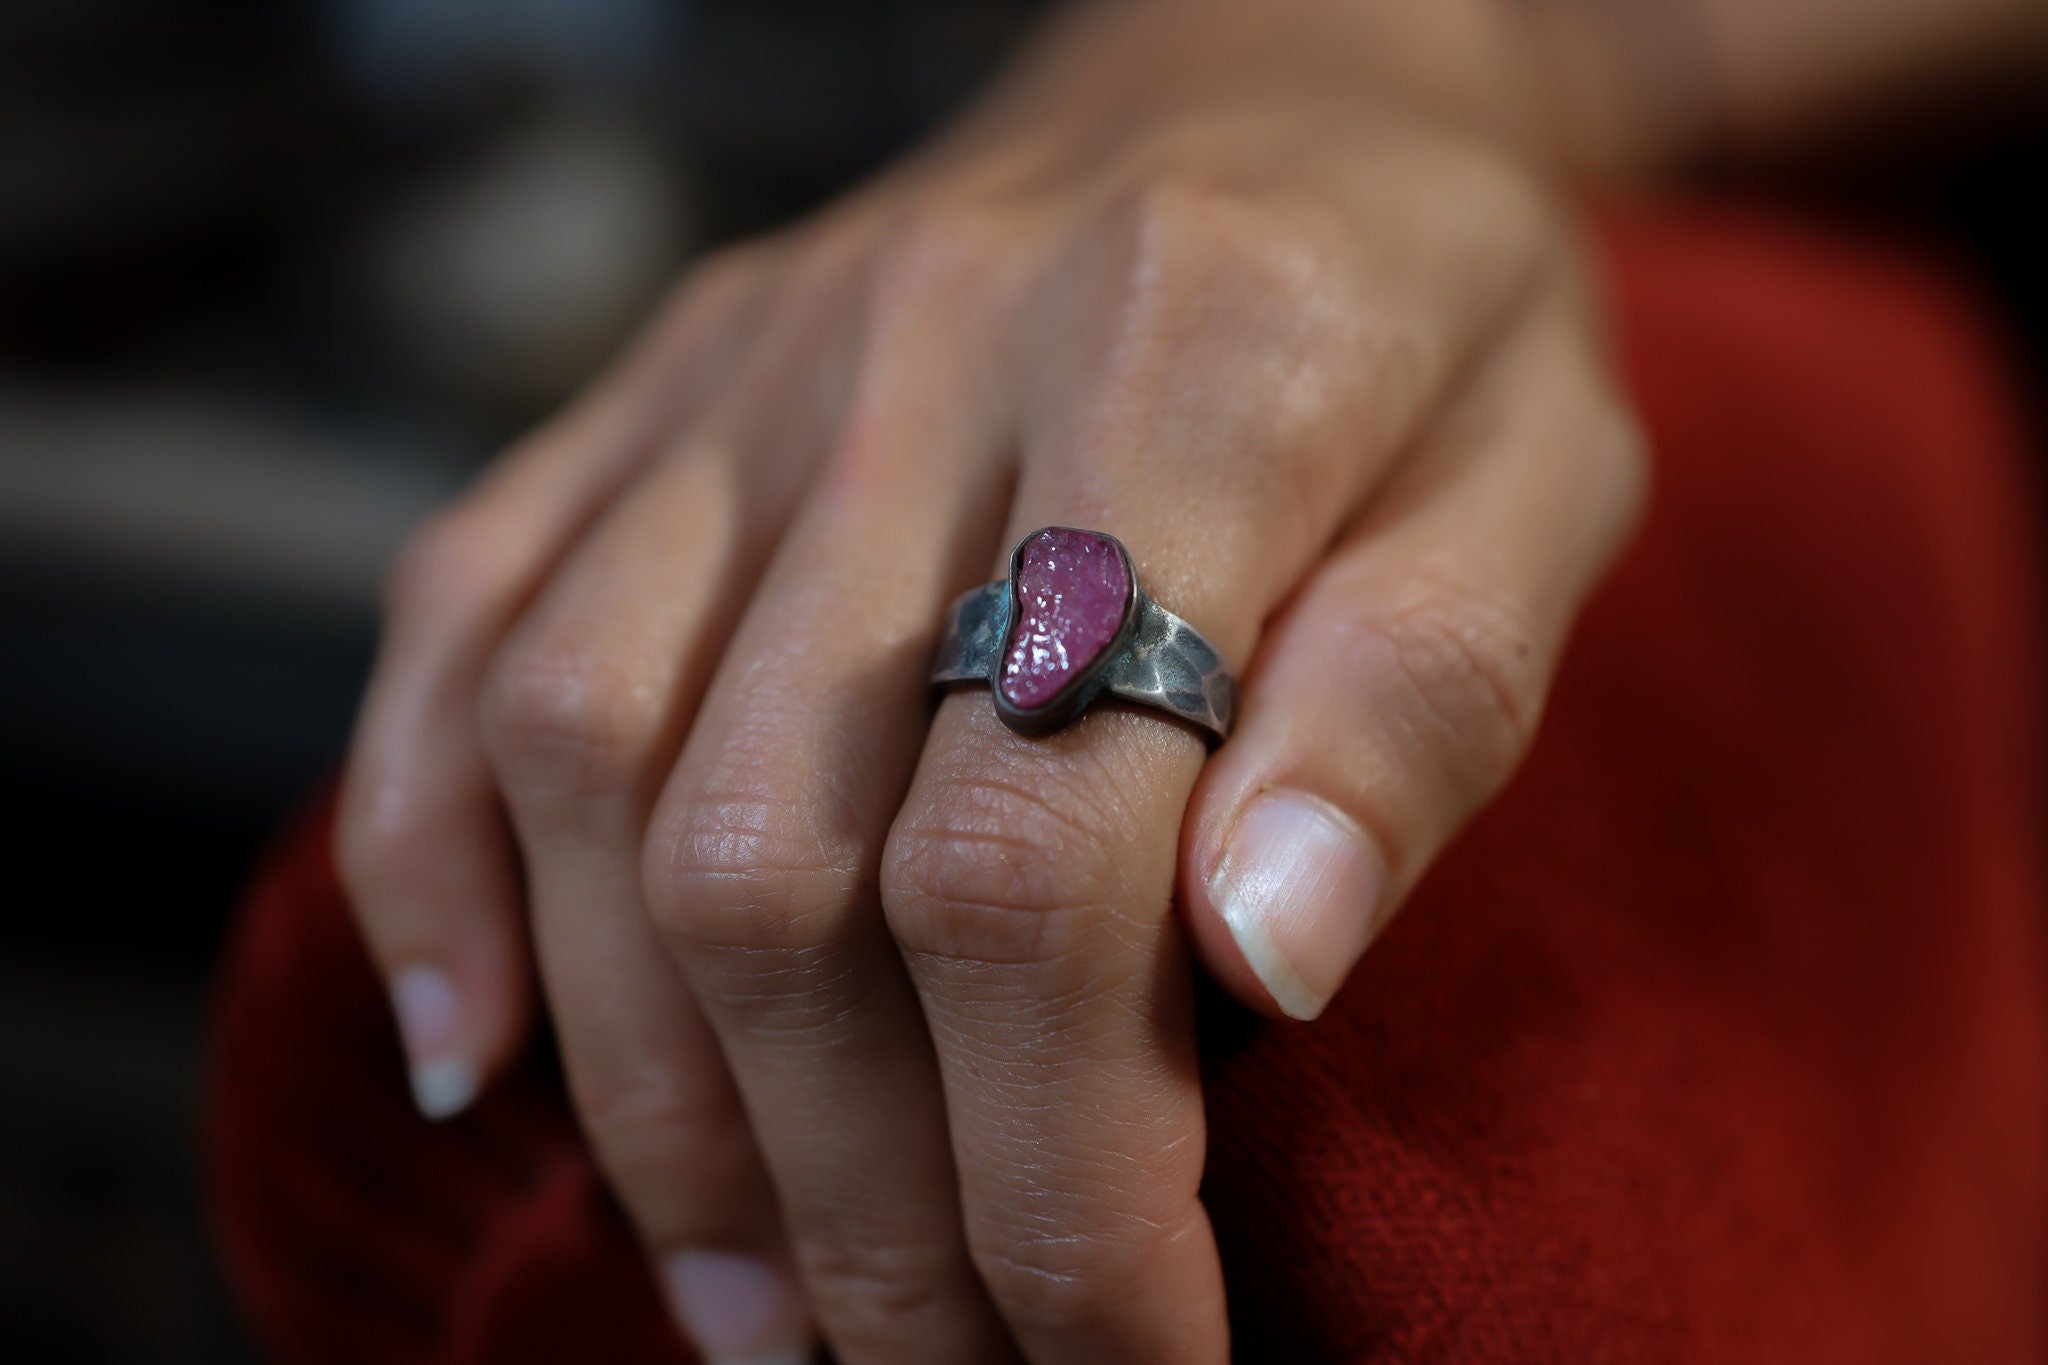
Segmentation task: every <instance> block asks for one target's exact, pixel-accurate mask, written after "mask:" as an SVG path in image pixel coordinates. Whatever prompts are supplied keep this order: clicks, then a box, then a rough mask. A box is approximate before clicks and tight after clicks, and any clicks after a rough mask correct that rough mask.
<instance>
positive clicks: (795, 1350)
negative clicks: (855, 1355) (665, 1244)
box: [666, 1251, 811, 1365]
mask: <svg viewBox="0 0 2048 1365" xmlns="http://www.w3.org/2000/svg"><path fill="white" fill-rule="evenodd" d="M666 1273H667V1277H668V1293H669V1301H670V1302H671V1303H672V1304H673V1305H674V1307H675V1313H676V1316H677V1317H678V1318H680V1319H682V1324H683V1330H684V1331H685V1332H688V1333H689V1334H690V1340H691V1341H692V1342H694V1343H695V1344H696V1347H697V1349H698V1350H699V1351H701V1352H702V1353H703V1354H704V1358H705V1365H809V1363H810V1360H811V1345H810V1341H811V1334H810V1325H809V1320H808V1315H807V1314H806V1312H805V1311H804V1304H803V1300H802V1299H801V1298H800V1297H799V1296H798V1295H797V1293H796V1291H795V1290H794V1288H793V1287H792V1286H791V1285H790V1284H789V1282H788V1281H787V1280H786V1279H785V1278H784V1277H783V1276H782V1275H780V1274H778V1273H777V1272H776V1271H775V1269H774V1268H773V1267H771V1266H769V1265H768V1264H767V1263H766V1262H765V1261H762V1260H759V1259H757V1258H755V1257H752V1256H738V1255H734V1254H731V1253H729V1252H723V1251H684V1252H679V1253H677V1254H676V1255H674V1256H672V1257H670V1258H669V1261H668V1265H667V1267H666Z"/></svg>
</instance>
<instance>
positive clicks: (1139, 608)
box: [931, 578, 1237, 742]
mask: <svg viewBox="0 0 2048 1365" xmlns="http://www.w3.org/2000/svg"><path fill="white" fill-rule="evenodd" d="M1133 594H1134V596H1135V598H1136V600H1135V601H1134V602H1133V604H1132V619H1131V622H1130V627H1129V630H1128V632H1127V633H1126V634H1125V635H1124V637H1123V638H1122V642H1121V643H1120V644H1119V645H1118V646H1117V647H1116V648H1115V649H1114V650H1113V651H1112V652H1111V653H1110V655H1109V656H1108V657H1107V658H1105V659H1104V660H1103V662H1102V664H1101V666H1100V667H1099V669H1097V670H1096V671H1095V672H1094V674H1093V676H1092V677H1091V678H1089V679H1088V680H1087V682H1086V683H1085V685H1084V686H1082V687H1081V688H1079V689H1077V690H1076V691H1075V692H1074V694H1073V695H1072V696H1070V697H1067V698H1064V699H1063V704H1062V705H1061V706H1059V707H1058V708H1057V709H1056V710H1055V711H1054V712H1052V713H1050V714H1047V715H1044V716H1024V717H1019V716H1017V715H1015V714H1014V713H1013V712H1012V711H1011V710H1010V709H1009V708H1006V707H1004V706H1003V705H1001V703H1000V693H999V696H998V706H997V710H998V712H999V713H1000V714H1002V716H1003V719H1004V721H1005V722H1006V723H1008V724H1009V725H1010V726H1011V728H1012V729H1016V730H1019V731H1022V732H1024V733H1027V734H1043V733H1046V732H1048V731H1050V730H1055V729H1058V728H1059V727H1060V726H1062V725H1065V724H1066V723H1067V722H1068V721H1070V720H1072V719H1073V718H1074V717H1075V716H1077V715H1079V714H1080V713H1081V712H1082V711H1083V710H1085V709H1086V708H1087V707H1088V705H1089V704H1090V703H1091V702H1093V701H1094V700H1096V699H1097V698H1098V697H1101V696H1104V695H1107V696H1112V697H1117V698H1120V699H1122V700H1124V701H1128V702H1134V703H1136V704H1137V705H1139V706H1149V707H1152V708H1153V709H1155V710H1159V711H1164V712H1166V713H1167V714H1168V715H1170V716H1175V717H1177V718H1179V719H1181V720H1184V721H1186V722H1188V723H1189V724H1191V725H1194V726H1196V727H1198V728H1199V729H1201V730H1203V731H1204V732H1205V733H1206V734H1207V736H1208V737H1209V738H1210V739H1211V741H1212V742H1220V741H1221V740H1223V739H1225V738H1227V737H1228V736H1229V734H1230V725H1231V721H1232V719H1233V718H1234V716H1235V714H1236V711H1237V681H1236V679H1235V678H1233V677H1232V676H1231V674H1230V670H1229V669H1228V668H1226V667H1224V664H1223V659H1222V657H1221V656H1220V655H1218V654H1217V652H1216V648H1215V646H1213V645H1211V644H1210V643H1209V642H1208V641H1207V640H1206V639H1204V638H1203V637H1202V633H1201V632H1200V631H1198V630H1196V629H1195V628H1194V627H1193V626H1191V625H1189V624H1188V623H1187V622H1186V621H1184V620H1182V619H1181V618H1180V617H1178V616H1176V615H1174V614H1173V613H1172V612H1170V611H1168V610H1167V609H1166V608H1164V607H1162V606H1160V605H1159V604H1158V603H1156V602H1154V601H1152V600H1151V599H1150V598H1147V597H1146V596H1145V595H1144V592H1143V589H1142V587H1140V586H1138V585H1137V584H1136V583H1135V582H1134V583H1133ZM1013 595H1014V594H1013V592H1012V586H1011V580H1010V579H1000V578H999V579H997V580H996V581H995V582H993V583H986V584H983V585H982V586H981V587H978V588H974V589H971V590H969V591H968V592H965V593H962V594H961V595H960V596H959V597H958V598H956V599H955V600H954V602H953V605H952V607H951V608H950V609H949V610H948V611H947V613H946V619H945V626H944V632H943V635H942V637H941V639H940V642H939V647H938V651H937V653H936V655H935V656H934V658H933V661H932V671H931V680H932V682H933V683H934V684H943V683H966V682H973V683H986V684H989V685H990V686H991V687H998V686H999V685H998V675H999V673H1000V670H1001V668H1002V665H1003V658H1004V653H1005V645H1006V642H1007V641H1008V639H1009V636H1010V621H1011V612H1012V600H1013Z"/></svg>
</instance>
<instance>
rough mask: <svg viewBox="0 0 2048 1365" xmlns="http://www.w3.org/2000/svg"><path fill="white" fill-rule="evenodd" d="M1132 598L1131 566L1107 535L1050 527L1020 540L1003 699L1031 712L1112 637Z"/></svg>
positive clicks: (1079, 671)
mask: <svg viewBox="0 0 2048 1365" xmlns="http://www.w3.org/2000/svg"><path fill="white" fill-rule="evenodd" d="M1130 601H1131V571H1130V567H1129V566H1128V565H1127V564H1126V563H1125V562H1124V556H1123V551H1122V550H1121V549H1120V548H1119V547H1118V546H1117V543H1116V542H1115V541H1113V540H1111V539H1110V538H1109V537H1108V536H1104V535H1097V534H1096V533H1095V532H1093V531H1076V530H1072V529H1070V528H1068V527H1065V526H1048V527H1046V528H1045V529H1044V530H1042V531H1033V532H1032V533H1031V534H1030V535H1029V536H1027V537H1025V540H1024V549H1023V553H1022V554H1020V555H1019V556H1018V560H1017V603H1016V613H1017V619H1016V620H1015V622H1013V623H1012V625H1011V626H1010V640H1009V645H1008V647H1007V648H1006V649H1005V651H1004V654H1003V677H1002V689H1003V697H1004V699H1005V700H1007V701H1008V702H1009V703H1010V705H1012V706H1014V707H1016V708H1017V709H1018V710H1020V711H1029V710H1033V709H1035V708H1037V707H1040V706H1043V705H1045V704H1046V703H1047V702H1049V701H1051V700H1052V699H1053V698H1054V697H1056V696H1058V695H1059V694H1060V692H1061V691H1062V690H1063V689H1064V688H1065V687H1066V686H1067V684H1069V683H1070V682H1072V681H1073V680H1074V679H1075V678H1076V677H1078V676H1079V675H1080V674H1082V673H1083V672H1085V671H1086V670H1087V669H1088V667H1089V665H1091V664H1093V663H1094V662H1095V660H1096V659H1097V657H1098V656H1100V655H1101V653H1102V651H1103V650H1105V649H1108V648H1109V646H1110V645H1111V644H1112V643H1114V642H1115V640H1116V637H1117V632H1118V631H1120V630H1121V629H1122V628H1123V623H1124V612H1125V610H1126V609H1127V608H1128V607H1129V605H1130Z"/></svg>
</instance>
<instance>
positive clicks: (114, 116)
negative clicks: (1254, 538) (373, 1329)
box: [0, 0, 2048, 1361]
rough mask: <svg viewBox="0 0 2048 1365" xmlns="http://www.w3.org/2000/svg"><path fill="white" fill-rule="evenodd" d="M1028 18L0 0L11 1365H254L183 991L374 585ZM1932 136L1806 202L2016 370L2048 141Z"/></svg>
mask: <svg viewBox="0 0 2048 1365" xmlns="http://www.w3.org/2000/svg"><path fill="white" fill-rule="evenodd" d="M1031 8H1033V6H1032V5H1031V4H1030V3H1028V0H975V2H972V3H970V0H954V2H953V3H945V2H944V0H864V2H862V3H854V2H853V0H773V2H772V3H769V2H768V0H753V2H752V3H728V4H712V3H708V2H706V0H696V2H695V3H693V2H692V0H319V2H317V3H315V2H313V0H266V2H265V3H256V2H255V0H180V2H179V3H168V2H167V0H166V2H161V3H149V2H148V0H6V3H5V4H4V5H0V831H4V833H0V850H4V853H5V859H6V867H7V869H8V873H9V875H8V878H7V881H6V885H7V887H8V888H9V891H8V893H7V895H6V900H5V906H6V909H5V913H4V916H0V1097H4V1098H0V1106H4V1113H5V1117H4V1118H0V1359H6V1360H23V1361H26V1360H34V1361H129V1360H206V1361H234V1360H238V1359H245V1358H247V1348H246V1346H245V1345H244V1344H243V1342H242V1338H241V1336H240V1334H239V1332H238V1330H237V1329H236V1327H235V1325H234V1321H233V1318H232V1315H231V1313H230V1311H229V1308H228V1305H227V1302H226V1298H225V1295H224V1292H223V1290H222V1287H221V1286H220V1284H219V1281H218V1278H217V1273H216V1271H215V1270H214V1268H213V1263H212V1259H211V1257H210V1255H209V1252H208V1250H207V1247H206V1243H205V1235H204V1231H203V1225H202V1219H201V1216H200V1198H199V1192H198V1190H197V1187H196V1181H195V1162H194V1143H193V1126H194V1120H195V1114H196V1109H197V1094H198V1085H199V1082H200V1074H201V1073H200V1065H199V1058H200V1041H201V1037H202V1032H203V1029H204V1022H205V990H206V983H207V977H208V973H209V971H210V967H211V963H212V961H213V958H214V955H215V953H216V950H217V947H218V945H219V942H220V940H221V936H222V934H223V933H224V931H225V928H226V925H227V920H228V915H229V912H230V908H231V906H232V903H233V898H234V894H235V891H236V887H237V885H238V883H239V881H240V880H241V878H242V877H243V876H244V875H245V873H246V871H247V869H248V866H249V864H250V862H251V860H252V859H253V858H254V857H255V856H257V854H258V852H259V850H260V848H261V846H262V843H263V840H264V839H265V837H266V835H267V833H268V832H269V831H270V830H271V829H272V828H273V827H274V826H275V825H276V823H277V822H278V821H279V820H280V819H281V818H283V817H284V815H285V814H287V813H288V812H289V811H290V810H291V808H292V807H293V805H294V803H295V802H297V801H298V800H299V799H300V798H301V797H302V796H303V795H304V794H305V793H306V792H307V790H308V789H309V788H311V787H312V786H314V785H315V784H317V783H318V782H319V780H320V779H321V777H322V775H323V774H324V773H326V772H327V771H328V770H329V769H330V768H331V766H332V764H333V763H334V761H335V758H336V756H337V754H338V753H339V751H340V748H341V745H342V744H343V742H344V738H345V735H346V731H347V727H348V723H349V720H350V713H351V710H352V707H353V702H354V697H355V693H356V691H357V689H358V687H359V685H360V681H361V678H362V676H363V672H364V669H365V667H366V666H367V663H368V661H369V658H370V653H371V649H372V645H373V636H374V628H375V610H376V599H377V585H378V581H379V577H380V572H381V565H382V562H383V561H384V559H385V557H386V556H387V555H388V553H389V552H390V550H391V549H392V547H393V546H394V545H395V544H396V542H397V541H398V540H399V539H400V538H401V536H402V535H403V533H404V532H405V530H406V528H407V527H408V526H409V525H410V524H411V523H412V522H413V521H415V520H416V519H417V518H418V517H419V516H420V515H421V514H422V513H423V512H424V511H425V510H426V509H428V508H429V507H431V506H432V505H433V504H435V503H436V502H437V501H439V500H441V499H442V498H444V497H446V496H447V495H448V494H449V493H450V492H451V491H452V490H454V489H456V488H457V487H459V486H460V485H461V484H462V483H463V482H464V480H465V479H466V478H467V477H468V476H469V475H470V474H471V473H472V472H473V471H474V470H475V469H476V467H477V466H478V465H479V464H480V463H481V462H482V461H483V460H484V459H486V458H487V457H488V456H489V455H490V454H491V452H492V451H493V450H495V449H496V448H498V447H499V446H500V445H502V444H503V443H504V442H505V441H506V439H507V438H508V437H509V436H511V435H513V434H515V433H516V432H517V431H519V430H520V429H521V428H522V427H523V426H524V425H525V424H527V423H529V422H531V421H532V420H533V419H534V418H536V417H537V416H538V415H540V414H542V413H544V412H545V411H546V410H547V409H549V408H550V407H552V406H553V405H555V404H556V403H558V402H559V401H560V400H561V399H562V398H563V397H564V396H565V395H567V394H568V393H570V392H571V391H572V390H573V389H574V388H575V387H576V385H577V384H578V383H579V382H580V381H581V380H583V379H584V378H586V377H587V376H588V375H589V374H590V372H591V371H592V370H593V369H594V368H595V367H596V366H598V365H599V364H600V363H601V362H602V361H603V359H604V358H605V356H606V355H607V354H608V353H609V351H610V350H611V349H612V348H613V347H614V346H615V345H616V344H617V343H618V342H619V341H620V339H621V337H622V336H623V335H624V334H625V333H626V332H627V331H628V330H629V329H630V328H631V326H632V325H633V323H634V322H635V321H636V320H637V319H638V318H639V317H640V315H641V314H642V312H643V310H644V309H645V308H646V307H647V306H648V305H649V304H650V302H651V301H652V300H653V299H654V298H655V297H656V296H657V294H658V293H659V292H660V290H661V287H662V285H663V283H664V282H665V281H666V280H667V279H668V278H669V277H671V276H672V275H673V274H674V273H676V272H677V271H678V270H679V269H681V268H682V267H683V265H684V264H685V263H686V261H687V260H688V259H689V257H690V256H691V255H692V254H694V253H695V252H697V251H699V250H702V249H703V248H704V246H706V245H707V244H709V243H713V242H716V241H718V240H720V239H723V238H727V237H730V236H733V235H735V234H740V233H744V232H747V231H750V230H754V229H756V228H759V227H762V226H766V225H769V224H772V223H774V222H777V221H780V220H782V219H784V218H786V217H788V216H790V215H791V214H794V213H797V212H800V211H801V210H802V209H804V208H805V207H807V206H809V205H811V204H813V203H815V202H816V201H817V200H818V199H819V198H821V197H822V196H824V195H826V194H828V193H830V192H831V191H832V190H833V189H835V188H837V187H839V186H841V185H843V184H844V183H845V182H846V181H847V180H849V179H851V178H853V177H855V176H857V175H858V174H859V173H860V172H862V171H863V170H865V169H867V168H869V167H870V166H872V165H874V164H875V163H876V162H878V161H879V160H881V159H882V158H884V157H886V156H887V155H888V154H889V153H890V152H892V151H893V150H895V149H896V148H897V147H899V146H900V145H901V144H902V143H903V142H904V141H906V140H907V139H908V138H910V137H912V136H913V135H914V134H915V133H916V132H917V131H918V130H919V129H920V128H922V127H924V126H925V125H927V124H928V123H929V122H930V121H931V120H933V119H934V118H935V117H937V116H938V115H940V114H941V113H942V112H943V111H944V110H946V109H947V108H948V107H949V106H951V105H952V104H954V103H955V102H956V101H958V100H959V99H960V98H961V97H962V96H963V94H964V93H965V92H967V91H970V90H971V89H972V88H973V87H974V86H975V85H976V84H977V83H978V81H979V80H980V79H982V78H983V76H984V75H985V73H986V72H987V71H988V70H989V69H990V67H991V66H992V65H993V64H994V63H995V62H996V61H997V60H999V58H1000V56H1001V55H1002V53H1003V52H1004V51H1005V49H1006V48H1007V47H1008V46H1009V45H1011V43H1012V42H1013V41H1014V39H1015V37H1016V35H1018V34H1019V33H1020V32H1021V31H1022V29H1023V28H1024V26H1025V24H1026V22H1027V20H1028V18H1029V15H1028V13H1027V12H1028V11H1029V10H1030V9H1031ZM1911 141H1913V143H1914V145H1913V146H1912V148H1911V150H1910V151H1909V152H1901V150H1900V145H1901V144H1899V143H1896V142H1894V143H1889V144H1887V150H1886V151H1884V153H1883V154H1882V155H1879V156H1877V157H1875V158H1870V157H1865V158H1863V159H1862V161H1861V162H1860V163H1856V164H1857V165H1858V169H1856V170H1855V171H1853V172H1852V173H1851V174H1849V175H1847V176H1846V177H1844V178H1843V179H1842V180H1841V181H1840V182H1839V183H1834V182H1830V183H1829V184H1828V187H1827V191H1826V194H1825V195H1824V196H1823V198H1824V199H1825V200H1826V202H1827V205H1828V208H1829V211H1831V212H1836V213H1853V214H1854V215H1856V216H1858V217H1859V218H1863V219H1871V218H1875V219H1876V220H1878V221H1880V222H1881V223H1882V224H1883V225H1884V230H1886V231H1894V232H1904V233H1908V234H1911V235H1914V236H1918V237H1923V238H1929V239H1932V240H1934V241H1935V242H1937V243H1938V244H1939V245H1940V247H1941V249H1943V250H1946V251H1949V252H1952V253H1953V254H1954V255H1955V256H1956V257H1957V259H1958V260H1959V261H1961V262H1962V263H1963V264H1964V266H1965V268H1966V269H1968V270H1971V271H1973V272H1975V273H1976V274H1977V276H1978V278H1979V280H1980V282H1981V283H1982V284H1983V285H1984V286H1985V292H1986V294H1987V297H1989V298H1991V299H1992V300H1994V306H1995V307H1996V308H1997V309H1998V310H1999V312H2000V315H2001V318H2002V324H2003V325H2005V326H2007V327H2009V328H2010V329H2011V330H2012V332H2013V334H2014V335H2015V337H2016V338H2019V339H2020V343H2021V344H2019V345H2018V346H2016V348H2015V353H2016V355H2018V356H2020V357H2022V362H2021V363H2023V364H2028V363H2031V364H2038V357H2039V356H2041V355H2042V354H2043V353H2044V352H2043V348H2042V347H2041V346H2040V345H2039V344H2038V338H2039V337H2040V336H2041V328H2040V319H2041V317H2042V315H2043V308H2042V287H2041V280H2042V275H2041V272H2040V270H2039V268H2038V267H2037V266H2034V265H2033V264H2032V261H2033V257H2034V255H2035V253H2037V252H2038V249H2039V247H2038V244H2039V243H2040V242H2041V241H2042V240H2043V232H2042V229H2043V227H2044V226H2048V218H2044V215H2043V212H2042V210H2041V209H2040V208H2039V207H2038V206H2037V205H2035V204H2033V203H2032V202H2031V200H2030V199H2029V197H2028V195H2027V194H2026V190H2027V189H2028V188H2029V187H2030V185H2031V183H2032V182H2034V181H2037V180H2038V168H2039V166H2040V165H2041V164H2043V163H2042V162H2041V161H2040V160H2039V153H2040V150H2041V138H2040V136H2039V130H2038V128H2036V127H2033V126H2031V125H2030V124H2027V123H2024V122H2023V123H2021V124H2020V125H2018V126H2016V127H2014V126H2006V125H2005V124H2003V123H1999V124H1998V126H1995V127H1993V128H1991V129H1989V130H1987V129H1985V128H1983V127H1981V126H1980V127H1975V128H1971V129H1968V130H1962V131H1961V132H1959V133H1957V134H1955V135H1944V136H1941V137H1935V138H1931V139H1925V142H1926V146H1925V147H1924V149H1923V148H1922V147H1921V146H1920V145H1919V141H1920V140H1911ZM1873 171H1875V172H1877V173H1875V174H1873ZM1793 179H1794V180H1795V181H1796V182H1797V183H1800V184H1802V185H1810V183H1811V182H1810V180H1808V179H1807V178H1805V177H1801V176H1795V177H1793ZM1781 188H1782V186H1781ZM2028 358H2032V359H2028Z"/></svg>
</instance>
